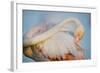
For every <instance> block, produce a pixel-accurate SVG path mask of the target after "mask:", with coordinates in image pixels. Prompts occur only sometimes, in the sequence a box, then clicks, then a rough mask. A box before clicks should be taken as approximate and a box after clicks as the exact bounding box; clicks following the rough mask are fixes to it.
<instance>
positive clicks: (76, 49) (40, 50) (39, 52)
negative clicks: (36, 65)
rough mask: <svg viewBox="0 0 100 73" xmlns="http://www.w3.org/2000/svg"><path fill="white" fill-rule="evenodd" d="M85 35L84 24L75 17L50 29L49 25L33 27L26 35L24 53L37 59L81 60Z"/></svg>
mask: <svg viewBox="0 0 100 73" xmlns="http://www.w3.org/2000/svg"><path fill="white" fill-rule="evenodd" d="M72 27H74V28H73V30H71V29H72ZM83 35H84V27H83V24H82V23H81V22H80V21H79V19H77V18H74V17H71V18H66V19H65V20H63V21H62V22H60V23H59V24H57V25H55V26H54V27H52V28H50V29H48V26H47V25H43V26H38V27H33V28H31V29H30V30H29V31H28V32H27V33H26V34H25V35H24V36H25V37H26V38H24V39H23V53H24V55H25V56H27V57H29V58H31V59H33V60H35V61H62V60H81V59H84V53H83V51H82V47H81V45H80V41H81V39H82V38H83Z"/></svg>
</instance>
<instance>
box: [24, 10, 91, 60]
mask: <svg viewBox="0 0 100 73" xmlns="http://www.w3.org/2000/svg"><path fill="white" fill-rule="evenodd" d="M69 17H75V18H78V19H79V20H80V21H81V23H82V24H83V26H84V28H85V35H84V37H83V39H82V41H81V45H82V47H83V51H84V53H85V58H86V59H91V14H90V13H77V12H60V11H59V12H56V11H36V10H23V34H24V33H26V32H27V31H28V30H29V29H30V28H31V27H34V26H37V25H41V24H49V25H53V24H57V23H59V22H61V21H63V20H64V19H66V18H69ZM23 62H33V60H31V59H29V58H27V57H25V56H24V55H23Z"/></svg>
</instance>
